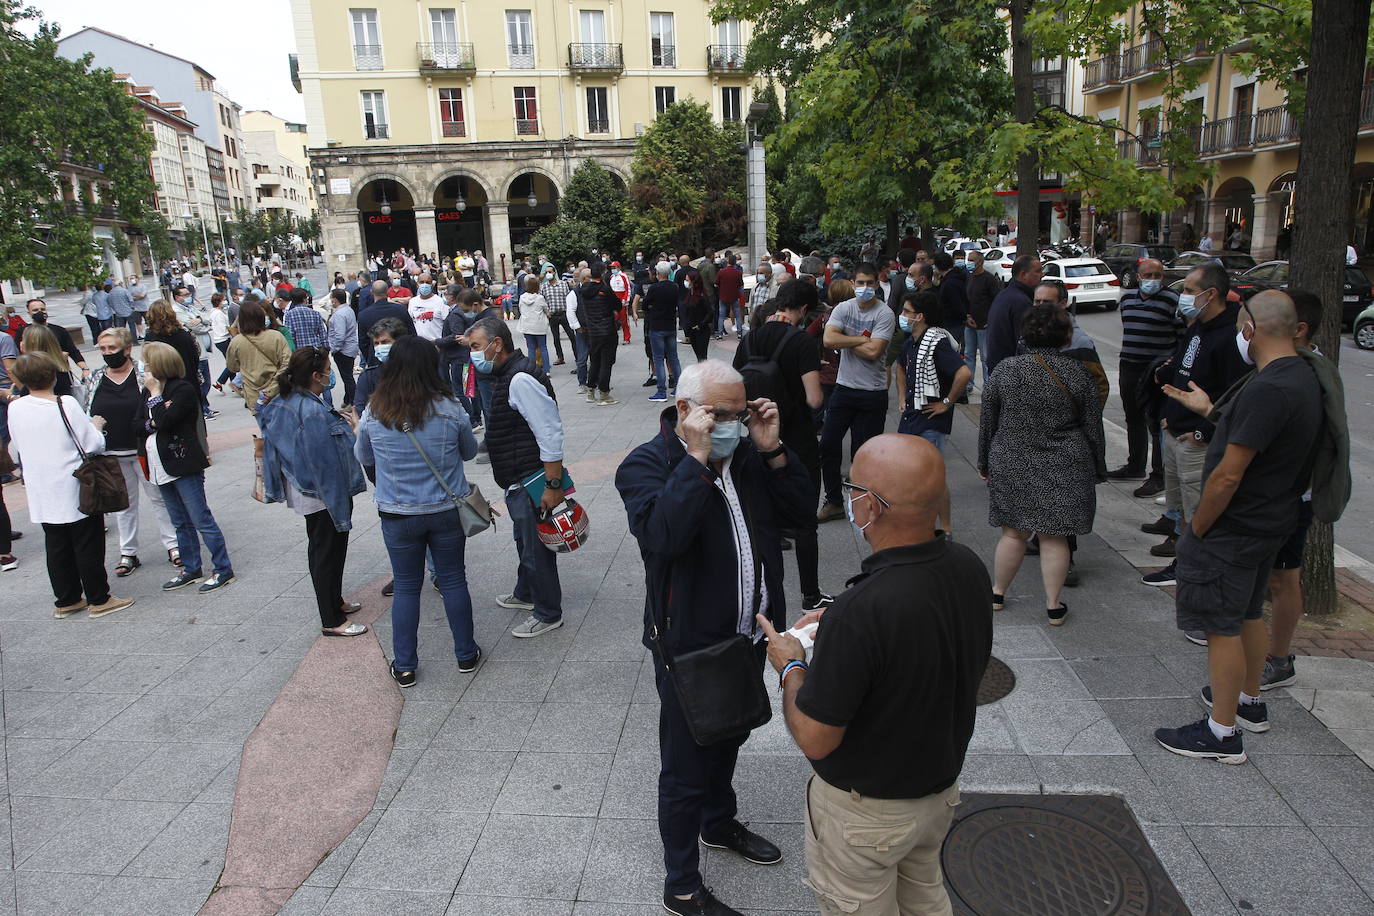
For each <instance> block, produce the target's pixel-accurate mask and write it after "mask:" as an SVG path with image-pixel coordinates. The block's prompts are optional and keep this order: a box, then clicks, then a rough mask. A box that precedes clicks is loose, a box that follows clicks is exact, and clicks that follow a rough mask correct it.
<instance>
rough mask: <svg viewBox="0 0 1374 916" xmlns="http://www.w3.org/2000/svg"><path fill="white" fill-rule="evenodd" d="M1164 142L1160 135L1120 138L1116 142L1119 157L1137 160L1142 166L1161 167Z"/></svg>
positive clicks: (1137, 163) (1148, 167)
mask: <svg viewBox="0 0 1374 916" xmlns="http://www.w3.org/2000/svg"><path fill="white" fill-rule="evenodd" d="M1162 146H1163V143H1162V141H1161V138H1159V137H1143V138H1141V139H1136V138H1130V139H1126V140H1119V141H1117V144H1116V154H1117V156H1118V158H1121V159H1125V160H1126V161H1128V162H1131V161H1133V162H1135V164H1136V165H1138V166H1140V167H1141V168H1145V169H1151V168H1155V169H1157V168H1159V151H1160V149H1161V147H1162Z"/></svg>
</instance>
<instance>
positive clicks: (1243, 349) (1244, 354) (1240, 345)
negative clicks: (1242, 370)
mask: <svg viewBox="0 0 1374 916" xmlns="http://www.w3.org/2000/svg"><path fill="white" fill-rule="evenodd" d="M1236 349H1237V350H1239V351H1240V358H1241V359H1242V360H1243V361H1244V362H1245V365H1247V366H1253V365H1254V364H1255V358H1254V357H1253V356H1251V355H1250V341H1248V340H1246V339H1245V332H1244V331H1237V332H1236Z"/></svg>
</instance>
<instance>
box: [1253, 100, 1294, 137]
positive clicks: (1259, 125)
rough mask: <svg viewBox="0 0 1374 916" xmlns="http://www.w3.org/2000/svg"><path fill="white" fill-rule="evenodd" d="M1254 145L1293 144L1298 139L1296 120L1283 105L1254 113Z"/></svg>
mask: <svg viewBox="0 0 1374 916" xmlns="http://www.w3.org/2000/svg"><path fill="white" fill-rule="evenodd" d="M1253 133H1254V143H1255V145H1256V146H1259V145H1261V144H1268V143H1293V142H1295V141H1296V140H1297V139H1298V119H1297V118H1295V117H1293V115H1292V114H1291V113H1290V112H1289V111H1288V108H1287V107H1286V106H1284V105H1275V106H1274V107H1273V108H1262V109H1260V110H1259V111H1258V112H1256V113H1255V129H1254V131H1253Z"/></svg>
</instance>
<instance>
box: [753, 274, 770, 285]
mask: <svg viewBox="0 0 1374 916" xmlns="http://www.w3.org/2000/svg"><path fill="white" fill-rule="evenodd" d="M754 279H755V280H757V281H758V282H759V283H765V284H766V283H767V282H768V274H766V273H756V274H754Z"/></svg>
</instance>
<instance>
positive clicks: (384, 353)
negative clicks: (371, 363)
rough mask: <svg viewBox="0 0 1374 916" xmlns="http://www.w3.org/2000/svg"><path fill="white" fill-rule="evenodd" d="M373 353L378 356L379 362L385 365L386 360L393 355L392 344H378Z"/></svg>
mask: <svg viewBox="0 0 1374 916" xmlns="http://www.w3.org/2000/svg"><path fill="white" fill-rule="evenodd" d="M372 352H374V353H376V354H377V362H379V363H384V362H386V358H387V357H388V356H390V355H391V344H377V346H375V347H373V348H372Z"/></svg>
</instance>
